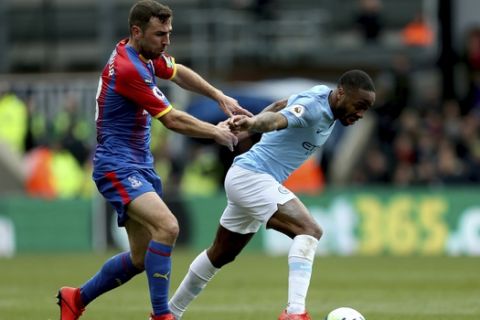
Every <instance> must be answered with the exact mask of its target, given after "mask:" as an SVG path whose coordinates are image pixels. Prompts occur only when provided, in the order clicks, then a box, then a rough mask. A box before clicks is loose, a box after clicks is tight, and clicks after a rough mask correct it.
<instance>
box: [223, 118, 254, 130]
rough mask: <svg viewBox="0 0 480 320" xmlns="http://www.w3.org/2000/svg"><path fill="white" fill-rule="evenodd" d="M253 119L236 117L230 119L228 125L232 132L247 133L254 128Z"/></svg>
mask: <svg viewBox="0 0 480 320" xmlns="http://www.w3.org/2000/svg"><path fill="white" fill-rule="evenodd" d="M253 119H254V118H252V117H248V116H245V115H235V116H233V117H231V118H230V119H229V122H228V125H229V127H230V130H232V132H239V131H247V130H249V129H250V128H251V127H252V124H253V122H254V120H253Z"/></svg>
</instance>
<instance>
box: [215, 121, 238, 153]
mask: <svg viewBox="0 0 480 320" xmlns="http://www.w3.org/2000/svg"><path fill="white" fill-rule="evenodd" d="M214 139H215V142H217V143H218V144H221V145H224V146H226V147H227V148H228V149H229V150H230V151H233V148H234V147H235V146H236V145H237V143H238V138H237V136H236V135H234V134H233V133H232V132H231V131H230V129H229V128H228V127H226V126H222V125H217V126H216V127H215V136H214Z"/></svg>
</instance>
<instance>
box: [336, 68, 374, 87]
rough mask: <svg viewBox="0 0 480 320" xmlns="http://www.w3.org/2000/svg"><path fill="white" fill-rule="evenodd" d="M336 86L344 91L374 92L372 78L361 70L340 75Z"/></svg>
mask: <svg viewBox="0 0 480 320" xmlns="http://www.w3.org/2000/svg"><path fill="white" fill-rule="evenodd" d="M338 85H339V86H341V87H343V88H344V89H345V90H352V89H353V90H355V89H362V90H366V91H371V92H375V85H374V84H373V80H372V78H370V76H369V75H368V74H367V73H366V72H365V71H362V70H349V71H347V72H345V73H344V74H342V76H341V77H340V79H339V80H338Z"/></svg>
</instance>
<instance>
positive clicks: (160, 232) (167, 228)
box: [151, 215, 180, 242]
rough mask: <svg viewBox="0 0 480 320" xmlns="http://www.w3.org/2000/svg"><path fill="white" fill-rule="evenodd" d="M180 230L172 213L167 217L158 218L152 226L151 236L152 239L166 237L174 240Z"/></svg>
mask: <svg viewBox="0 0 480 320" xmlns="http://www.w3.org/2000/svg"><path fill="white" fill-rule="evenodd" d="M179 232H180V227H179V226H178V221H177V219H176V218H175V217H174V216H173V215H172V216H171V217H169V218H167V219H163V220H160V221H158V222H156V224H155V225H153V226H152V230H151V233H152V238H153V239H158V238H160V239H168V240H170V241H172V242H174V241H175V240H176V239H177V237H178V234H179Z"/></svg>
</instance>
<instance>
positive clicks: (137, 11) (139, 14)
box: [128, 0, 173, 31]
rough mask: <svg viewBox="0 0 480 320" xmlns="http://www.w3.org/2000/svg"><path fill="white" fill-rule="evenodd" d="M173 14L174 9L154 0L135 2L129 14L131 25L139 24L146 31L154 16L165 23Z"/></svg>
mask: <svg viewBox="0 0 480 320" xmlns="http://www.w3.org/2000/svg"><path fill="white" fill-rule="evenodd" d="M172 16H173V12H172V9H170V8H169V7H168V6H166V5H163V4H161V3H158V2H156V1H154V0H141V1H138V2H137V3H135V4H134V5H133V6H132V8H131V9H130V15H129V16H128V24H129V27H130V28H132V26H138V27H140V29H142V31H145V29H146V28H147V25H148V23H149V22H150V19H151V18H152V17H156V18H158V19H159V20H160V21H161V22H162V23H165V22H166V21H167V20H168V19H170V18H171V17H172Z"/></svg>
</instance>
